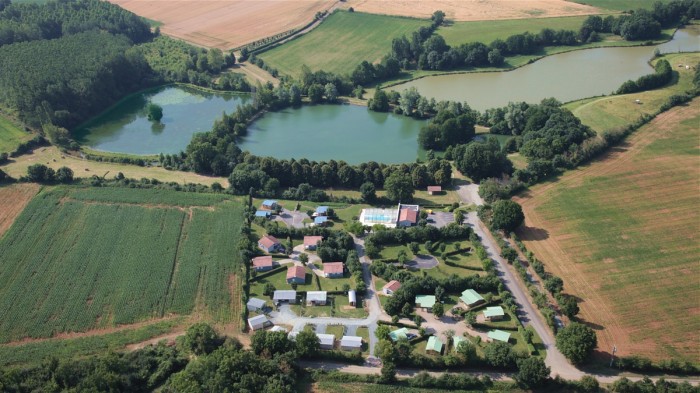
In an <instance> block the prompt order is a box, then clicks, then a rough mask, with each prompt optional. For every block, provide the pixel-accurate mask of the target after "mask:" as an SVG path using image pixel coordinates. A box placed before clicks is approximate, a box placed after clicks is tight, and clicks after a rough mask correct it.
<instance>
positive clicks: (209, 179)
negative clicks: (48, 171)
mask: <svg viewBox="0 0 700 393" xmlns="http://www.w3.org/2000/svg"><path fill="white" fill-rule="evenodd" d="M33 164H44V165H46V166H48V167H50V168H53V169H54V170H56V169H58V168H60V167H62V166H67V167H69V168H70V169H72V170H73V173H74V174H75V177H91V176H92V175H97V176H105V175H106V177H107V178H113V177H114V176H116V175H117V173H119V172H121V173H123V174H124V176H125V177H128V178H131V179H141V178H144V177H145V178H147V179H158V180H160V181H161V182H166V183H167V182H176V183H180V184H185V183H195V184H204V185H207V186H210V185H211V184H212V183H214V182H218V183H219V184H221V185H222V186H224V187H228V179H226V178H225V177H213V176H203V175H199V174H196V173H194V172H182V171H169V170H167V169H164V168H160V167H142V166H138V165H130V164H120V163H112V162H98V161H89V160H84V159H81V158H78V157H74V156H70V155H65V154H63V153H61V152H60V151H59V150H58V148H57V147H55V146H49V147H40V148H38V149H36V150H34V153H31V154H24V155H21V156H19V157H17V158H13V159H11V161H10V163H9V164H5V165H0V169H2V170H3V171H5V172H6V173H7V174H8V175H10V176H12V177H14V178H16V179H18V178H19V177H20V176H25V175H26V174H27V168H28V167H29V166H30V165H33Z"/></svg>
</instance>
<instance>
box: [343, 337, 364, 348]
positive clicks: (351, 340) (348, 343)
mask: <svg viewBox="0 0 700 393" xmlns="http://www.w3.org/2000/svg"><path fill="white" fill-rule="evenodd" d="M340 348H341V349H342V350H343V351H355V350H362V337H359V336H343V338H342V339H340Z"/></svg>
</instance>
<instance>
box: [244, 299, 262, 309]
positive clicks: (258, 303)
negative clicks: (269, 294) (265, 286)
mask: <svg viewBox="0 0 700 393" xmlns="http://www.w3.org/2000/svg"><path fill="white" fill-rule="evenodd" d="M246 308H247V309H248V311H262V310H263V309H264V308H265V301H264V300H262V299H258V298H256V297H252V298H250V299H248V303H246Z"/></svg>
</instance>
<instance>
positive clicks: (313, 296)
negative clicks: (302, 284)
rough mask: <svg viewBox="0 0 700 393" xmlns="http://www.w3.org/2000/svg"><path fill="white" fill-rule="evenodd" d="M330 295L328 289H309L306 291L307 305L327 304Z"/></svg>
mask: <svg viewBox="0 0 700 393" xmlns="http://www.w3.org/2000/svg"><path fill="white" fill-rule="evenodd" d="M327 297H328V292H326V291H308V292H306V305H307V306H325V305H326V301H327Z"/></svg>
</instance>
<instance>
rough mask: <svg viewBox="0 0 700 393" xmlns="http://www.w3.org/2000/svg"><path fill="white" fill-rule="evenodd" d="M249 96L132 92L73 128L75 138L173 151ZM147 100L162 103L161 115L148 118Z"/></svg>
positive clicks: (183, 89) (119, 149) (133, 150)
mask: <svg viewBox="0 0 700 393" xmlns="http://www.w3.org/2000/svg"><path fill="white" fill-rule="evenodd" d="M249 100H250V96H249V95H241V94H230V93H218V92H217V93H211V92H206V91H204V90H201V89H196V88H193V87H188V86H179V85H178V86H163V87H159V88H156V89H151V90H147V91H143V92H140V93H136V94H133V95H131V96H129V97H127V98H126V99H124V100H122V101H121V102H119V103H118V104H117V105H115V106H114V107H112V108H111V109H109V110H108V111H107V112H105V113H103V114H102V115H100V116H98V117H96V118H94V119H92V120H90V121H89V122H87V123H85V124H84V125H82V126H81V127H80V128H79V129H78V130H77V131H76V133H75V134H76V138H77V141H78V142H80V143H81V144H84V145H86V146H89V147H90V148H92V149H95V150H101V151H108V152H114V153H128V154H140V155H146V154H158V153H177V152H179V151H181V150H184V149H185V147H187V144H188V143H190V140H192V135H193V134H194V133H196V132H205V131H209V130H211V127H212V126H213V125H214V121H215V120H217V119H219V118H221V114H222V113H223V112H226V113H231V112H233V111H234V110H235V108H236V107H238V106H239V105H241V104H243V103H245V102H247V101H249ZM149 102H153V103H155V104H158V105H160V106H161V107H163V119H161V121H160V123H154V122H151V121H149V120H148V119H147V117H146V116H147V114H146V106H147V105H148V103H149Z"/></svg>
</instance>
